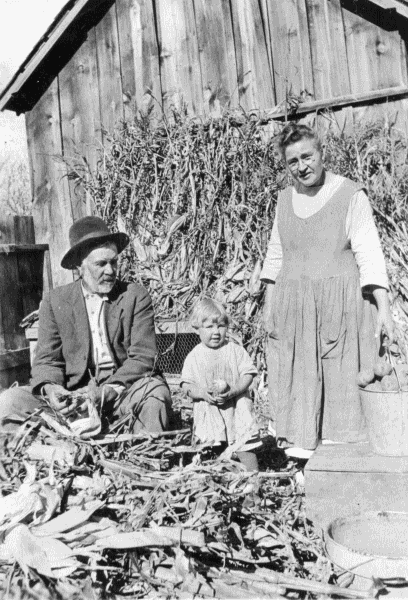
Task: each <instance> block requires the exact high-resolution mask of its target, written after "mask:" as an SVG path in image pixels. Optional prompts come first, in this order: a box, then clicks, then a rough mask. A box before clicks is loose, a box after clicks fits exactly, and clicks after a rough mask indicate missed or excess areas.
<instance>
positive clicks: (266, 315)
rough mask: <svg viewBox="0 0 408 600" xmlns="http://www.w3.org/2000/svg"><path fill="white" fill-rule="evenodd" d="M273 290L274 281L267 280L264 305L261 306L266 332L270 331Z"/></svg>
mask: <svg viewBox="0 0 408 600" xmlns="http://www.w3.org/2000/svg"><path fill="white" fill-rule="evenodd" d="M274 291H275V283H274V282H272V281H268V282H267V283H266V289H265V297H264V307H263V315H262V317H263V324H264V328H265V331H266V332H267V333H271V327H272V308H273V297H274Z"/></svg>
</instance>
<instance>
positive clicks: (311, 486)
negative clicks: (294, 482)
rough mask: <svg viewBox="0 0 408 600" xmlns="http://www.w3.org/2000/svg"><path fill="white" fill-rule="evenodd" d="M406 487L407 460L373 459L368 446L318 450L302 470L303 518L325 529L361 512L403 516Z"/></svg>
mask: <svg viewBox="0 0 408 600" xmlns="http://www.w3.org/2000/svg"><path fill="white" fill-rule="evenodd" d="M407 487H408V457H404V458H402V457H395V458H394V457H385V456H378V455H375V454H373V453H372V452H371V450H370V447H369V444H368V443H365V444H335V445H328V446H319V448H318V449H317V450H316V452H315V453H314V454H313V456H312V457H311V459H310V460H309V461H308V463H307V465H306V468H305V488H306V514H307V516H308V518H310V519H312V520H313V521H314V522H315V523H316V524H318V525H320V526H321V527H326V526H327V525H328V524H329V523H330V522H331V521H332V520H334V519H335V518H338V517H345V516H347V515H350V514H357V513H360V512H365V511H378V510H395V511H404V512H406V511H407V510H408V496H407ZM373 490H375V493H373ZM390 490H392V493H390Z"/></svg>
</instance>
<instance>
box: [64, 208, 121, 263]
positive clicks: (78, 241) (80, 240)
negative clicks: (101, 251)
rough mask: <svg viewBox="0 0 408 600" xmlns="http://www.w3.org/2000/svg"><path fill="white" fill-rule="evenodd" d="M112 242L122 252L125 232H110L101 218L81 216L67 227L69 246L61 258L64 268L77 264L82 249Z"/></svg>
mask: <svg viewBox="0 0 408 600" xmlns="http://www.w3.org/2000/svg"><path fill="white" fill-rule="evenodd" d="M106 242H113V243H114V244H116V246H117V248H118V252H119V253H120V252H122V250H124V249H125V248H126V246H127V245H128V243H129V236H128V235H126V233H112V232H111V231H110V230H109V228H108V226H107V225H106V223H105V221H103V219H100V218H99V217H83V218H82V219H78V221H75V223H73V224H72V225H71V227H70V229H69V243H70V245H71V248H70V249H69V250H68V252H67V253H66V254H65V256H64V257H63V259H62V260H61V267H63V268H64V269H75V267H77V266H79V263H80V261H81V255H82V253H83V251H84V250H86V249H88V248H89V250H91V249H92V248H95V247H97V246H98V245H99V244H104V243H106Z"/></svg>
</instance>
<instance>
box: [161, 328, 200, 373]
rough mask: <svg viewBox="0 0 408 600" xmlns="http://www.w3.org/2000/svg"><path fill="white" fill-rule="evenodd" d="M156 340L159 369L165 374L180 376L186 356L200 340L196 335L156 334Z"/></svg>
mask: <svg viewBox="0 0 408 600" xmlns="http://www.w3.org/2000/svg"><path fill="white" fill-rule="evenodd" d="M156 340H157V347H158V350H159V360H158V366H159V368H160V369H161V370H162V371H163V373H165V374H169V375H180V373H181V370H182V368H183V363H184V360H185V358H186V356H187V354H188V353H189V352H191V350H192V349H193V348H194V347H195V346H197V344H198V343H199V341H200V338H199V337H198V335H197V334H196V333H177V334H176V333H157V334H156Z"/></svg>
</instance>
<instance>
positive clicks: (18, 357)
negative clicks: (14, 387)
mask: <svg viewBox="0 0 408 600" xmlns="http://www.w3.org/2000/svg"><path fill="white" fill-rule="evenodd" d="M29 364H30V349H29V348H22V349H21V350H16V351H14V352H3V351H1V350H0V371H9V370H10V369H14V368H15V367H20V366H22V365H24V366H27V365H29Z"/></svg>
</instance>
